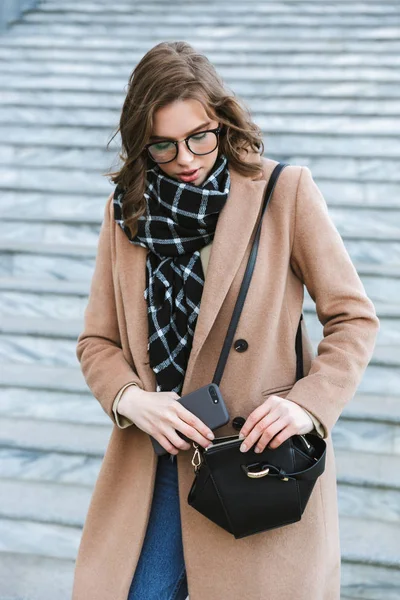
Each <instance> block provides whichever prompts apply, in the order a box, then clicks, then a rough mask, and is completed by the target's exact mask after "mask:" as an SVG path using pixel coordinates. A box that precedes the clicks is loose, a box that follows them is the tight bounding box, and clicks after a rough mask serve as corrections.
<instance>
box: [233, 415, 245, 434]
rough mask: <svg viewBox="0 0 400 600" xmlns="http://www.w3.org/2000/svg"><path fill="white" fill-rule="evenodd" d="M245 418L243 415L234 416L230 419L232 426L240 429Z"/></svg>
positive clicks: (237, 429)
mask: <svg viewBox="0 0 400 600" xmlns="http://www.w3.org/2000/svg"><path fill="white" fill-rule="evenodd" d="M245 422H246V419H245V418H244V417H235V418H234V419H232V427H233V429H236V431H240V430H241V429H242V427H243V425H244V424H245Z"/></svg>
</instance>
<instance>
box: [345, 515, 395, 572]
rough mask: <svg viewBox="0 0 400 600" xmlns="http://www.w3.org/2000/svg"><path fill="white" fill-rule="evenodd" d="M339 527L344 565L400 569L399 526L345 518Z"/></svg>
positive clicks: (370, 520)
mask: <svg viewBox="0 0 400 600" xmlns="http://www.w3.org/2000/svg"><path fill="white" fill-rule="evenodd" d="M339 526H340V538H341V547H342V558H343V561H344V562H351V563H361V564H362V563H365V564H370V565H374V566H377V567H380V566H381V567H389V568H395V569H400V546H399V543H398V540H399V538H400V524H394V523H384V522H383V521H375V520H372V519H365V520H364V519H355V518H349V517H344V516H342V517H341V518H340V521H339Z"/></svg>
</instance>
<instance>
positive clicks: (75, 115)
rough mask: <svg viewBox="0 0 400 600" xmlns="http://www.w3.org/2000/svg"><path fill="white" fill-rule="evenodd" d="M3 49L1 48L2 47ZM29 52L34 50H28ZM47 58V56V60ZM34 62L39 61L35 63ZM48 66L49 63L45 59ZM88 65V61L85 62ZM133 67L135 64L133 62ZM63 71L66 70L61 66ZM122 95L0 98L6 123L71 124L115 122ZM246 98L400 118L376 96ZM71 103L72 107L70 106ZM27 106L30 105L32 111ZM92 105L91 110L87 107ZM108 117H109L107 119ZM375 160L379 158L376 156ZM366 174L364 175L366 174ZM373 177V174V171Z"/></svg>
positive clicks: (256, 103)
mask: <svg viewBox="0 0 400 600" xmlns="http://www.w3.org/2000/svg"><path fill="white" fill-rule="evenodd" d="M0 52H1V47H0ZM27 52H29V54H31V51H30V50H29V51H28V50H27ZM0 60H1V56H0ZM7 60H10V63H8V62H7V63H6V64H11V65H12V66H13V67H15V69H14V72H17V71H18V68H19V67H18V65H19V63H16V62H15V61H12V59H7ZM44 60H45V59H44ZM21 62H22V63H23V64H24V65H25V64H26V63H27V62H29V61H28V60H27V59H26V58H25V57H23V58H22V59H21ZM399 63H400V60H399ZM32 64H36V63H35V62H33V63H32ZM45 64H46V65H48V62H45ZM59 64H61V63H59ZM79 64H80V63H79V61H78V60H77V61H75V62H74V63H73V65H74V70H75V71H76V72H78V71H79V69H80V67H79ZM87 64H88V68H90V69H91V72H93V70H94V69H96V70H97V69H98V68H99V67H98V65H102V64H103V63H102V62H101V61H97V62H96V61H92V62H91V63H89V62H88V63H87ZM84 65H85V66H84V67H83V68H85V69H86V68H87V67H86V63H85V64H84ZM107 66H109V68H111V69H112V70H113V72H114V71H115V67H114V65H113V63H108V65H107ZM130 66H132V63H130ZM60 70H63V69H60ZM122 100H123V99H122V97H121V96H120V95H117V94H115V95H112V94H108V93H103V92H98V94H97V95H96V98H95V99H94V98H93V95H88V94H85V92H79V93H76V94H74V93H73V92H72V93H71V92H63V93H61V94H60V93H58V94H57V92H51V91H50V90H49V92H48V93H47V94H43V93H41V92H40V90H39V91H37V92H36V91H34V90H32V91H27V92H26V93H24V95H23V96H21V94H19V93H18V92H15V91H13V90H7V91H4V92H2V95H1V97H0V106H4V107H7V120H6V119H5V118H2V122H3V123H9V122H13V121H15V123H16V124H17V123H18V122H19V120H20V121H21V120H24V121H26V122H28V123H34V124H35V123H36V124H37V123H42V124H49V123H60V124H62V123H63V122H65V123H69V124H71V125H76V124H81V123H87V124H93V123H94V124H95V125H96V126H98V125H99V123H103V122H107V120H108V122H111V120H110V117H111V118H112V119H113V120H117V119H118V115H119V109H120V105H121V103H122ZM243 100H245V101H246V102H247V103H248V104H249V105H250V106H251V109H252V110H253V111H254V112H255V113H257V114H259V115H270V114H274V115H279V114H283V115H309V116H310V115H311V116H314V117H318V115H326V116H340V117H343V116H344V117H346V116H354V117H362V116H364V117H371V118H372V117H374V118H377V119H379V118H382V117H386V118H387V117H398V115H399V104H398V102H397V101H396V100H391V99H385V98H375V99H371V100H369V99H365V100H364V99H360V98H353V99H352V100H350V99H345V98H326V99H321V98H302V97H298V98H290V97H282V96H278V95H277V94H276V93H271V96H269V97H268V98H265V99H264V98H261V97H259V96H251V95H243ZM68 103H69V106H68ZM71 105H72V106H74V107H76V108H75V110H74V111H73V112H72V111H69V112H68V111H65V110H62V109H65V108H71ZM24 107H29V112H28V111H27V110H26V109H25V110H23V108H24ZM44 107H51V108H52V110H47V111H44V110H43V108H44ZM85 107H86V108H90V110H85ZM3 113H4V114H5V110H2V114H3ZM105 117H106V118H105ZM375 160H376V161H377V160H379V157H376V158H375ZM329 174H330V176H333V177H334V176H335V169H332V166H331V169H330V170H329ZM362 175H363V177H364V174H362ZM371 176H373V174H372V173H371Z"/></svg>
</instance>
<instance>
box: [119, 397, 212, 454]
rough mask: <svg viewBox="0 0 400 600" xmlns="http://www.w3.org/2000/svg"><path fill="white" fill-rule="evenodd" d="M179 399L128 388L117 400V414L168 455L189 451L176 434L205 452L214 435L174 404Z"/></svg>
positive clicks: (180, 406)
mask: <svg viewBox="0 0 400 600" xmlns="http://www.w3.org/2000/svg"><path fill="white" fill-rule="evenodd" d="M178 398H180V396H179V395H178V394H177V393H176V392H147V391H146V390H142V389H141V388H140V387H137V386H134V385H131V386H129V387H127V388H126V390H125V391H124V392H123V394H122V396H121V398H120V401H119V403H118V412H119V413H120V414H121V415H123V416H124V417H128V419H131V421H133V422H134V423H135V425H137V426H138V427H139V428H140V429H142V431H145V432H146V433H148V434H149V435H152V436H153V437H154V438H155V439H156V440H157V441H158V442H159V443H160V444H161V446H162V447H163V448H165V450H166V451H167V452H169V453H170V454H178V452H179V450H189V449H190V447H191V446H190V444H188V442H185V440H183V439H182V438H181V437H180V436H179V435H178V434H177V432H176V430H177V431H180V432H181V433H183V434H184V435H186V437H188V438H189V439H191V440H193V441H195V442H197V443H198V444H200V445H201V446H203V447H204V448H206V447H207V446H209V445H210V443H211V442H210V440H213V439H214V434H213V432H212V431H211V429H209V427H207V425H205V424H204V423H203V421H201V420H200V419H199V418H198V417H196V416H195V415H194V414H193V413H192V412H190V411H189V410H187V409H186V408H185V407H184V406H182V404H181V403H180V402H177V400H178Z"/></svg>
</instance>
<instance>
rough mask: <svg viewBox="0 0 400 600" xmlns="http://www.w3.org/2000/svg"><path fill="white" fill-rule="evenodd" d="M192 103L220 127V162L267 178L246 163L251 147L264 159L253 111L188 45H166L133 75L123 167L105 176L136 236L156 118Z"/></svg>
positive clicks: (123, 123) (125, 110) (123, 121)
mask: <svg viewBox="0 0 400 600" xmlns="http://www.w3.org/2000/svg"><path fill="white" fill-rule="evenodd" d="M187 98H190V99H195V100H198V101H200V102H201V103H202V105H203V107H204V110H205V111H206V113H207V115H208V117H209V118H210V119H212V120H216V121H219V123H220V126H221V127H222V131H221V134H220V136H219V147H218V156H219V155H220V154H225V156H226V157H227V159H228V164H230V165H231V166H232V168H233V169H235V170H236V171H238V172H239V173H241V174H242V175H244V176H248V177H255V176H257V175H260V174H261V172H262V165H261V163H252V162H250V161H248V162H247V161H245V160H244V159H243V157H241V154H242V151H243V150H245V151H248V148H249V147H250V148H251V150H252V151H253V152H257V153H259V154H263V152H264V144H263V142H262V134H261V131H260V129H259V127H257V125H255V123H253V121H252V119H251V116H250V111H249V110H248V108H247V107H246V106H245V105H243V104H242V103H241V102H240V101H239V100H238V99H237V98H236V96H235V94H234V93H233V92H231V91H230V90H229V89H228V88H227V87H226V86H225V84H224V82H223V80H222V78H221V77H220V76H219V75H218V73H217V71H216V70H215V68H214V66H213V65H212V64H211V62H210V61H209V60H208V58H207V57H206V56H205V55H204V54H201V53H200V52H198V51H197V50H195V49H194V48H193V46H191V45H190V44H188V43H187V42H184V41H177V42H161V43H160V44H157V45H156V46H154V47H153V48H151V50H149V51H148V52H147V53H146V54H145V55H144V56H143V58H142V59H141V60H140V62H139V63H138V64H137V65H136V67H135V69H134V70H133V71H132V73H131V75H130V78H129V82H128V92H127V95H126V98H125V101H124V104H123V107H122V112H121V117H120V121H119V127H118V129H117V131H116V132H115V134H114V136H113V137H115V135H117V134H118V132H120V134H121V142H122V144H121V146H122V147H121V150H122V151H121V152H120V153H119V158H120V159H121V160H122V163H123V164H122V167H121V168H120V169H119V170H118V171H113V172H108V173H104V175H105V176H107V177H111V181H113V182H114V183H115V184H120V185H121V186H122V188H123V189H124V190H125V195H124V200H123V218H124V221H125V224H126V225H127V226H128V227H129V229H130V231H131V233H132V235H135V234H136V232H137V225H136V222H137V219H138V218H139V217H140V216H141V215H143V214H144V213H145V210H146V199H145V197H144V192H145V188H146V169H149V168H151V166H153V165H154V163H153V161H152V160H151V158H150V157H149V156H148V154H147V151H146V150H143V147H144V146H145V144H147V143H148V142H149V138H150V136H151V135H152V128H153V115H154V113H155V112H156V111H157V109H159V108H161V107H164V106H166V105H167V104H170V103H171V102H174V101H176V100H185V99H187ZM112 139H113V138H111V140H112ZM111 140H110V141H111Z"/></svg>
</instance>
